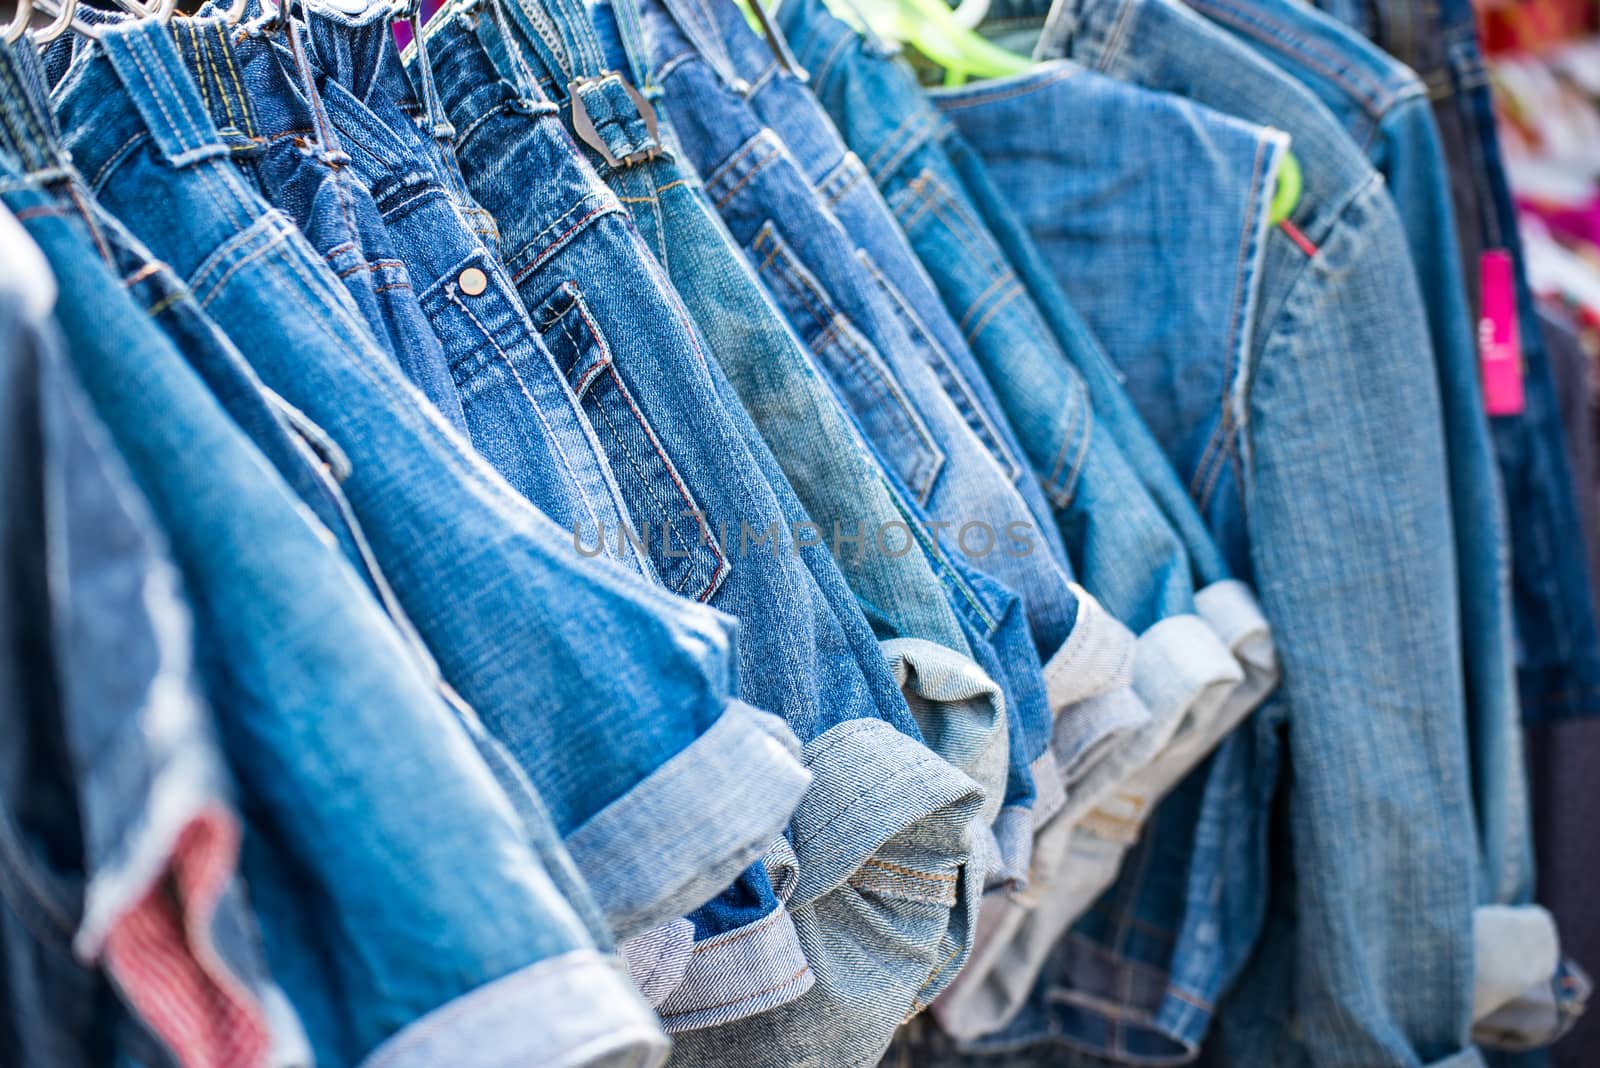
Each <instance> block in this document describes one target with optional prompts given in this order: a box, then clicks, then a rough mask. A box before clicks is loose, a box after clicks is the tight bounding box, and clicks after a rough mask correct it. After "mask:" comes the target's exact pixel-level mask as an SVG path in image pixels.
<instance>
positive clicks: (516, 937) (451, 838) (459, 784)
mask: <svg viewBox="0 0 1600 1068" xmlns="http://www.w3.org/2000/svg"><path fill="white" fill-rule="evenodd" d="M158 32H160V31H159V30H158V29H155V28H152V27H150V26H144V27H136V28H133V29H131V30H122V29H113V30H110V31H108V32H107V33H106V35H105V40H106V42H107V46H108V48H109V49H110V50H112V51H113V53H115V52H116V50H119V49H122V48H124V47H129V48H132V49H139V48H140V46H141V44H144V43H146V42H148V40H149V38H150V37H152V36H154V34H156V33H158ZM130 38H131V39H130ZM162 44H164V45H165V48H164V49H163V48H162V45H157V46H155V49H152V50H151V51H152V52H153V55H152V54H149V53H145V54H141V55H140V58H141V60H142V61H145V63H146V69H148V70H152V71H153V70H155V69H161V70H163V71H165V72H166V73H167V74H168V75H169V76H175V75H177V74H179V73H181V72H182V67H181V64H180V62H179V61H178V58H177V55H176V51H175V49H173V48H172V46H171V43H170V41H167V40H164V39H163V41H162ZM156 56H159V57H160V58H161V67H160V68H156V67H155V66H154V65H153V63H154V60H155V57H156ZM7 58H8V59H10V58H11V56H10V54H9V53H7ZM88 59H89V67H88V72H89V73H92V71H93V70H95V69H96V68H100V67H101V64H102V63H106V60H105V58H104V57H103V56H100V57H94V56H91V57H88ZM101 69H103V68H101ZM0 70H4V71H5V73H6V75H7V76H8V77H6V80H7V82H8V83H9V84H8V89H11V90H16V89H17V88H18V85H17V83H16V81H15V79H14V78H13V77H10V75H13V74H14V72H15V71H16V70H17V66H16V65H15V64H13V63H10V62H7V63H5V64H0ZM9 99H14V97H12V96H11V95H10V94H8V100H9ZM176 99H177V100H179V101H181V100H182V98H181V97H179V98H176ZM165 102H166V103H168V104H171V103H173V102H174V98H171V97H169V98H167V99H166V101H165ZM189 103H190V104H191V105H192V104H193V103H194V102H193V101H190V102H189ZM190 114H198V112H194V111H192V112H190ZM48 121H49V120H48V114H47V113H46V112H45V111H44V110H43V109H42V108H37V109H35V110H34V111H33V112H32V114H31V115H29V116H28V122H27V124H26V125H25V126H20V127H19V126H13V127H12V129H11V131H10V132H11V133H13V134H15V133H18V132H22V133H24V135H25V136H26V138H27V140H28V142H29V143H28V144H27V151H26V152H23V153H19V154H20V155H21V156H22V158H23V160H24V161H25V163H24V166H26V167H27V168H28V170H29V171H30V172H31V174H32V175H34V176H36V177H24V176H23V174H22V171H21V170H20V169H13V166H12V164H11V162H10V160H9V159H7V160H6V161H5V163H4V168H3V170H4V187H3V188H4V198H5V200H6V203H7V204H8V206H9V207H10V208H11V209H12V210H13V211H15V212H16V213H17V214H18V216H19V217H21V218H23V219H24V220H25V225H26V226H27V227H28V229H29V232H30V233H31V234H32V235H33V237H34V238H35V239H36V240H37V241H38V242H39V243H40V246H41V247H42V248H43V249H44V251H45V253H46V256H47V257H48V258H49V260H50V264H51V267H52V268H53V270H54V272H55V274H56V276H57V278H58V279H59V280H60V283H61V286H62V289H63V291H65V292H69V293H72V294H74V296H75V299H74V300H72V301H70V302H63V304H62V305H61V309H60V314H61V326H62V329H63V334H64V337H65V340H66V343H67V348H68V351H69V353H70V355H71V358H72V361H73V364H74V366H75V368H76V369H77V371H78V375H79V378H80V380H81V381H82V382H83V384H84V386H85V389H86V391H87V392H88V394H89V396H90V399H91V401H92V402H93V404H94V405H95V408H96V410H97V412H98V414H99V415H100V416H101V417H102V418H103V419H104V420H105V423H106V426H107V428H108V430H109V431H110V433H111V435H112V438H113V440H114V441H115V443H116V445H117V447H118V449H119V450H120V452H121V453H122V455H123V456H124V457H125V458H126V460H127V463H128V466H129V468H130V469H131V471H132V473H133V476H134V478H135V480H136V482H137V483H138V485H139V487H140V489H141V490H142V491H143V492H144V493H145V494H146V496H147V497H148V499H149V501H150V504H151V507H152V510H153V512H154V514H155V517H156V519H157V521H158V522H159V523H160V524H161V526H162V528H163V529H164V530H165V531H166V532H167V533H168V534H169V536H170V537H171V538H172V549H173V554H174V558H175V560H176V562H177V564H178V566H179V568H180V569H181V571H182V573H183V578H184V581H185V583H186V586H187V588H188V589H189V591H190V593H191V596H192V597H193V599H194V600H193V604H194V609H195V612H196V617H197V625H196V630H195V634H196V636H197V638H198V640H199V648H198V653H199V664H200V666H201V669H202V677H203V678H204V681H205V685H206V690H207V694H208V696H209V697H210V698H211V701H212V707H213V708H215V709H216V710H217V713H218V716H219V726H220V735H221V739H222V742H223V746H224V749H225V751H226V752H227V754H228V757H229V761H230V764H231V766H232V771H233V774H234V776H235V778H236V780H237V782H238V787H239V790H240V795H241V811H242V812H243V813H244V815H245V816H246V819H247V821H248V822H247V827H246V834H245V838H244V848H243V854H242V856H243V869H244V874H245V876H246V879H247V880H248V883H249V887H250V892H251V897H252V903H253V905H254V908H255V911H256V913H257V915H258V916H259V918H260V921H261V925H262V931H263V935H264V937H265V945H266V951H267V961H268V964H269V965H270V967H271V970H272V974H273V976H274V978H275V979H276V980H277V981H278V982H280V983H281V984H282V985H283V987H284V989H285V991H286V992H287V993H288V994H289V996H290V998H291V999H292V1000H293V1002H294V1006H295V1008H296V1010H298V1012H299V1015H300V1017H301V1019H302V1021H303V1022H304V1024H305V1028H306V1032H307V1034H308V1035H309V1037H310V1039H311V1044H312V1049H313V1051H314V1052H315V1055H316V1062H317V1063H318V1064H321V1065H330V1066H333V1065H356V1064H358V1063H359V1064H367V1065H390V1066H411V1065H419V1066H420V1065H432V1064H438V1063H440V1062H441V1059H443V1060H445V1061H448V1062H449V1063H453V1064H463V1065H471V1064H483V1063H486V1062H485V1061H484V1060H482V1059H481V1058H482V1051H483V1049H484V1045H483V1039H484V1036H485V1034H487V1033H494V1034H497V1035H499V1036H501V1038H502V1039H503V1042H497V1043H496V1045H497V1046H498V1047H499V1050H498V1053H501V1054H503V1053H504V1052H506V1050H507V1049H508V1048H509V1047H510V1046H514V1045H517V1044H521V1045H522V1048H523V1049H525V1050H526V1051H527V1053H526V1055H527V1056H537V1057H540V1058H542V1059H546V1060H547V1061H548V1060H553V1061H554V1062H556V1063H560V1062H563V1061H565V1062H566V1063H571V1064H580V1063H589V1062H590V1061H591V1060H592V1059H594V1058H604V1057H606V1056H607V1055H610V1056H612V1057H614V1058H615V1059H616V1060H618V1061H620V1062H621V1063H624V1064H631V1065H641V1066H646V1065H654V1064H657V1063H659V1061H660V1060H661V1058H662V1056H663V1055H664V1052H665V1044H664V1041H663V1040H662V1038H661V1036H660V1034H659V1032H658V1030H657V1029H656V1028H655V1026H654V1023H653V1021H652V1020H651V1018H650V1016H649V1015H648V1011H647V1010H646V1009H645V1007H644V1006H643V1004H642V1003H641V1002H639V1001H637V1000H636V998H635V996H634V995H633V994H632V993H631V992H630V991H629V990H628V989H627V986H626V983H625V980H624V978H623V976H622V972H621V966H620V962H616V961H614V960H608V959H607V958H605V957H603V956H602V955H601V954H600V953H598V952H597V951H596V949H595V947H594V943H593V941H592V940H591V938H590V933H589V932H588V931H587V930H586V928H585V925H584V923H583V922H582V921H581V920H580V919H579V916H578V914H577V913H576V912H574V911H573V909H572V908H570V907H569V906H568V905H567V904H566V902H565V901H564V900H563V897H568V896H577V897H581V896H582V895H583V889H582V886H581V884H580V883H578V882H577V881H576V880H575V879H574V878H573V877H572V876H571V872H570V861H565V860H564V859H563V858H562V857H561V856H560V854H559V848H560V847H559V845H554V846H551V847H550V848H553V849H554V850H555V852H548V851H547V849H546V846H549V843H550V840H551V838H552V836H553V831H550V830H549V829H548V828H545V829H543V830H541V829H539V828H536V827H533V826H531V825H530V824H528V823H527V822H526V820H527V817H528V816H529V815H531V814H532V810H528V809H518V808H513V806H512V804H511V803H509V802H508V800H507V798H506V796H505V794H504V793H503V792H502V791H501V789H500V786H499V783H498V781H497V779H496V778H495V776H494V775H492V773H491V772H490V771H489V769H488V768H487V766H486V765H485V764H484V762H483V760H482V759H481V758H480V756H479V749H478V748H477V747H475V746H474V744H473V743H472V741H471V739H470V737H469V729H470V726H471V721H469V720H463V719H462V718H460V715H459V714H452V712H451V711H450V709H449V707H448V706H447V705H446V704H445V703H444V702H443V701H442V700H441V695H440V693H439V691H438V689H437V687H436V685H435V684H434V683H433V681H432V680H431V679H430V678H429V675H428V673H427V671H426V670H425V669H424V665H423V664H422V663H421V662H420V661H419V660H418V658H417V657H416V655H415V654H414V651H413V649H412V648H411V647H410V646H409V645H408V644H407V643H406V642H405V641H404V640H403V639H402V638H401V637H400V635H399V633H398V632H397V631H396V630H395V628H394V627H393V626H392V625H391V623H390V622H389V621H388V619H387V618H386V617H385V616H384V614H383V613H382V612H381V611H380V610H379V608H378V605H377V603H376V602H375V601H374V600H372V598H371V597H370V596H369V595H368V594H367V593H366V592H365V590H364V588H363V585H362V584H361V582H360V581H359V580H358V579H357V577H356V575H355V573H354V572H352V571H351V570H350V568H349V567H348V566H347V565H346V564H345V563H344V562H343V561H342V560H341V559H340V557H339V555H338V553H337V551H336V548H335V546H336V544H337V543H336V542H335V541H334V540H333V539H332V538H331V537H330V536H328V535H327V534H326V533H325V532H324V531H323V529H322V528H321V527H320V524H318V523H317V522H316V521H315V520H314V519H312V518H311V516H310V514H309V513H308V512H307V510H306V509H305V508H303V507H302V506H300V505H299V504H298V503H297V502H296V500H295V498H294V496H293V495H292V494H291V493H290V491H289V489H288V487H287V485H286V484H285V483H284V482H283V481H282V480H281V479H279V478H278V476H277V475H276V474H275V473H274V471H273V468H272V467H271V465H270V464H269V463H268V462H267V460H266V459H265V457H263V456H262V454H261V453H259V452H258V451H257V450H255V449H254V448H253V447H252V446H251V445H250V444H249V443H248V442H247V441H246V440H245V438H244V436H243V435H242V434H241V433H240V431H239V429H238V428H237V426H236V425H234V424H233V423H232V422H230V421H229V419H228V417H227V416H226V415H225V414H224V412H223V409H222V408H221V407H220V406H219V405H218V403H217V401H216V399H215V398H214V397H213V396H212V395H211V394H210V393H209V392H208V390H207V387H206V385H205V384H204V383H203V382H202V381H201V379H200V378H199V377H198V376H197V375H196V374H195V372H194V371H193V370H192V369H191V368H190V367H189V366H187V364H186V363H185V362H184V360H183V358H182V357H181V356H180V354H179V353H178V352H177V351H176V350H175V349H174V348H173V346H172V344H171V342H170V341H168V340H167V339H166V338H165V337H164V336H163V334H162V333H161V331H160V330H159V329H158V328H157V325H156V324H155V323H153V322H152V321H151V317H150V315H149V312H152V311H154V312H157V313H160V314H166V312H165V311H164V309H167V308H170V307H171V306H172V305H174V304H177V303H189V304H191V305H192V303H193V298H192V297H191V296H190V294H189V291H188V290H186V289H185V288H183V287H182V286H181V284H179V283H178V281H177V279H176V277H175V276H174V275H173V274H172V273H171V272H170V271H169V270H168V269H167V268H166V267H164V266H163V265H161V264H159V263H158V262H156V261H155V260H153V259H152V258H151V257H150V255H149V253H148V251H147V250H146V249H144V248H143V247H142V246H141V245H139V244H138V242H137V241H136V240H135V239H133V238H132V237H131V235H129V234H127V233H126V231H124V230H123V229H122V228H121V226H120V225H119V224H118V223H116V222H115V221H114V220H112V219H111V218H110V217H109V216H106V215H104V214H103V213H101V212H100V210H99V209H98V207H96V206H95V205H94V204H93V201H92V199H91V198H90V197H89V195H88V193H87V191H86V189H85V187H84V185H83V183H82V180H81V179H80V178H78V177H77V176H76V174H75V173H74V172H73V170H72V169H71V167H70V164H68V162H67V157H66V156H65V155H64V154H63V153H62V152H61V151H60V150H59V149H58V148H57V147H56V146H55V145H53V144H52V143H50V140H49V134H48V130H49V126H48ZM46 182H47V183H49V184H50V186H51V190H52V192H53V193H55V194H56V197H52V196H51V195H50V194H47V193H46V192H45V188H44V186H43V184H41V183H46ZM57 198H59V199H57ZM102 256H104V257H109V259H108V260H107V261H106V262H102ZM125 278H127V279H133V282H132V284H131V285H130V286H124V284H123V280H124V279H125ZM329 288H330V291H332V289H333V287H331V286H330V287H329ZM329 709H337V710H338V711H339V714H338V715H337V716H331V717H330V716H329V714H328V713H329ZM460 711H461V712H464V711H465V710H464V709H461V710H460ZM464 728H467V729H464ZM462 826H471V827H472V828H473V834H472V835H471V836H470V837H465V838H464V837H462V836H461V835H460V834H459V833H457V831H458V830H459V828H460V827H462ZM540 841H542V842H543V843H545V845H544V846H541V845H539V844H537V843H538V842H540ZM541 856H548V857H550V858H551V859H553V860H556V861H559V862H560V864H559V865H558V872H557V873H553V872H551V871H549V869H547V867H546V865H544V864H542V863H541ZM561 867H565V868H567V869H568V870H567V871H559V868H561ZM553 874H557V875H558V878H559V880H560V883H559V886H560V888H559V889H558V884H557V882H554V881H552V875H553ZM591 910H592V907H591ZM486 916H492V917H494V918H495V922H494V923H492V924H485V923H484V922H483V921H484V917H486ZM424 917H425V918H426V919H427V922H426V923H419V918H424ZM575 1004H585V1005H586V1006H587V1009H586V1011H585V1013H583V1014H574V1013H572V1012H571V1010H570V1007H571V1006H572V1005H575ZM596 1006H606V1007H607V1008H604V1009H596ZM436 1010H444V1011H442V1012H439V1013H438V1015H434V1014H435V1012H436ZM608 1017H609V1018H608ZM530 1019H536V1020H539V1021H540V1023H539V1024H538V1025H537V1026H534V1027H529V1026H528V1022H529V1020H530ZM512 1021H515V1025H516V1026H515V1027H514V1028H513V1027H511V1026H509V1024H510V1023H511V1022H512ZM299 1063H304V1062H303V1061H301V1062H299Z"/></svg>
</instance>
